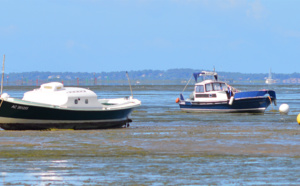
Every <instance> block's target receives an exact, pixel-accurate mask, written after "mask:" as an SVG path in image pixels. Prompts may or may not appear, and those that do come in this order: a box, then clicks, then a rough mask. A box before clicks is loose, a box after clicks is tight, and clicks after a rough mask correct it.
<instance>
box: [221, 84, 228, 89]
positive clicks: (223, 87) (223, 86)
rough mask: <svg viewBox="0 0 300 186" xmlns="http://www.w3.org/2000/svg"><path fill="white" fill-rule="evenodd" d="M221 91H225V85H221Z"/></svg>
mask: <svg viewBox="0 0 300 186" xmlns="http://www.w3.org/2000/svg"><path fill="white" fill-rule="evenodd" d="M221 89H222V90H223V91H225V90H227V86H226V84H225V83H221Z"/></svg>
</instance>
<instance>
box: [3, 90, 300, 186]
mask: <svg viewBox="0 0 300 186" xmlns="http://www.w3.org/2000/svg"><path fill="white" fill-rule="evenodd" d="M233 86H234V87H236V88H238V89H240V90H257V89H273V90H275V91H276V93H277V98H278V99H277V104H278V105H277V106H274V105H272V106H270V107H269V108H268V109H267V111H266V112H265V114H210V113H206V114H204V113H203V114H201V113H197V114H196V113H185V112H181V111H180V110H179V107H178V105H177V104H176V103H175V99H176V98H177V97H178V95H179V93H181V91H182V89H183V88H184V86H171V85H170V86H169V85H165V86H148V85H147V86H146V85H145V86H133V94H134V97H135V98H137V99H140V100H141V101H142V106H141V107H139V108H138V109H136V111H134V112H133V113H132V119H133V122H132V123H131V126H130V127H129V128H120V129H107V130H88V131H74V130H57V131H4V130H0V163H1V166H0V172H1V175H0V176H1V179H0V185H120V184H121V185H199V184H203V185H221V184H222V185H223V184H233V185H237V184H239V185H248V184H249V185H253V184H254V185H259V184H268V185H272V184H274V185H292V184H295V185H297V184H299V183H300V126H299V125H298V123H297V121H296V117H297V115H298V114H299V113H300V86H299V85H272V86H267V85H233ZM33 88H35V87H5V89H4V90H5V91H4V92H7V93H8V94H10V96H11V97H18V98H21V97H22V96H23V94H24V92H25V91H28V90H31V89H33ZM192 88H193V87H192V86H190V87H188V88H187V89H186V90H185V92H184V95H185V97H188V96H189V93H190V91H191V90H192ZM90 89H92V90H94V91H95V92H96V93H97V95H98V96H99V97H100V98H101V97H103V98H114V97H123V96H128V95H130V89H129V87H127V86H99V87H90ZM282 103H287V104H288V105H289V106H290V112H289V114H288V115H281V114H280V113H279V112H278V108H279V106H280V105H281V104H282Z"/></svg>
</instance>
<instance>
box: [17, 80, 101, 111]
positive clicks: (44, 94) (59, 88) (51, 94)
mask: <svg viewBox="0 0 300 186" xmlns="http://www.w3.org/2000/svg"><path fill="white" fill-rule="evenodd" d="M22 100H25V101H30V102H35V103H42V104H49V105H54V106H60V107H68V108H73V107H74V108H86V107H100V106H101V104H100V102H98V99H97V95H96V93H94V92H93V91H91V90H89V89H85V88H77V87H64V85H63V84H62V83H59V82H51V83H46V84H42V85H41V87H40V88H38V89H34V90H32V91H28V92H26V93H25V94H24V97H23V99H22Z"/></svg>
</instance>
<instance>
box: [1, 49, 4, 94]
mask: <svg viewBox="0 0 300 186" xmlns="http://www.w3.org/2000/svg"><path fill="white" fill-rule="evenodd" d="M4 62H5V54H4V55H3V65H2V79H1V94H0V96H1V95H2V91H3V83H4V82H3V81H4V80H3V79H4Z"/></svg>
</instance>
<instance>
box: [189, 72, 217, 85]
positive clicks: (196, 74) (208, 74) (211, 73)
mask: <svg viewBox="0 0 300 186" xmlns="http://www.w3.org/2000/svg"><path fill="white" fill-rule="evenodd" d="M193 76H194V78H195V81H196V82H197V79H198V77H200V76H202V77H205V76H214V78H215V80H216V81H217V80H218V74H217V73H216V72H208V71H202V72H195V73H193Z"/></svg>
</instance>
